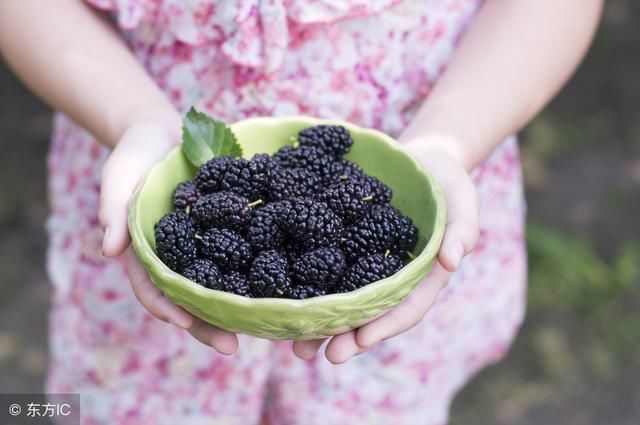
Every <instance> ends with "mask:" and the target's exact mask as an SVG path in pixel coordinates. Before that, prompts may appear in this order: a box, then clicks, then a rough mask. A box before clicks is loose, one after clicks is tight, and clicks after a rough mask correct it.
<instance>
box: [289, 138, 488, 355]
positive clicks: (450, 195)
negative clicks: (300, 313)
mask: <svg viewBox="0 0 640 425" xmlns="http://www.w3.org/2000/svg"><path fill="white" fill-rule="evenodd" d="M404 146H405V148H406V150H407V151H408V152H410V153H412V154H413V155H414V156H415V157H417V158H418V159H420V160H421V161H422V163H423V165H424V166H425V168H426V169H427V170H428V171H429V172H430V173H431V175H432V176H433V177H434V178H435V179H436V180H437V181H438V183H439V184H440V186H441V187H442V190H443V191H444V194H445V198H446V203H447V224H446V228H445V233H444V238H443V240H442V245H441V247H440V252H439V253H438V257H437V261H435V262H434V265H433V268H432V270H431V272H430V273H429V275H428V276H427V277H426V278H425V279H424V280H423V281H422V282H421V283H420V284H419V285H418V286H417V287H416V288H415V289H414V290H413V292H411V293H410V294H409V296H408V297H407V298H405V300H404V301H403V302H402V303H400V304H399V305H398V306H396V307H394V308H392V309H391V310H389V311H387V312H386V313H385V314H384V315H382V316H380V317H379V318H377V319H375V320H373V321H372V322H370V323H368V324H366V325H364V326H363V327H361V328H359V329H354V330H352V331H349V332H345V333H343V334H339V335H336V336H333V337H331V338H330V341H329V343H328V344H327V347H326V349H325V356H326V357H327V360H329V361H330V362H331V363H334V364H340V363H344V362H346V361H347V360H349V359H351V358H352V357H354V356H356V355H358V354H362V353H364V352H366V351H368V350H369V349H371V348H372V347H374V346H375V345H377V344H378V343H380V342H382V341H384V340H387V339H389V338H392V337H394V336H396V335H399V334H401V333H403V332H405V331H407V330H409V329H411V328H413V327H414V326H416V325H417V324H418V323H420V321H422V319H423V317H424V316H425V314H426V313H427V311H429V309H430V308H431V306H432V305H433V303H434V302H435V300H436V298H437V296H438V293H439V292H440V290H441V289H442V288H443V287H444V286H445V285H446V284H447V282H448V281H449V278H450V277H451V274H452V273H453V272H454V271H455V270H456V269H457V268H458V266H459V264H460V261H461V260H462V258H463V257H464V256H465V255H467V254H468V253H469V252H471V250H472V249H473V247H474V246H475V244H476V241H477V238H478V232H479V230H478V197H477V193H476V189H475V186H474V185H473V183H472V181H471V179H470V177H469V174H468V173H467V172H466V170H465V169H464V167H463V166H462V164H461V161H459V160H458V159H456V157H455V156H454V155H452V154H451V153H449V152H447V151H446V150H444V149H440V148H434V147H428V146H429V145H428V144H426V143H423V142H422V141H418V140H416V141H409V142H407V143H406V144H405V145H404ZM324 341H325V339H316V340H310V341H296V342H294V343H293V352H294V353H295V354H296V355H297V356H298V357H300V358H301V359H303V360H309V359H311V358H313V357H314V356H315V355H316V353H317V351H318V350H319V349H320V347H321V345H322V344H323V343H324Z"/></svg>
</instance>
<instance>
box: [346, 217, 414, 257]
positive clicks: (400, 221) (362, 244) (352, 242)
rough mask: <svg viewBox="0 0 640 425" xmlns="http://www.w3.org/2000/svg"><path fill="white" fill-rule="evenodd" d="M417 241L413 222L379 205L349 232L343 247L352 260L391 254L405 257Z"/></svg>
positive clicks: (349, 228)
mask: <svg viewBox="0 0 640 425" xmlns="http://www.w3.org/2000/svg"><path fill="white" fill-rule="evenodd" d="M416 239H417V229H416V227H415V226H414V225H413V223H412V222H411V219H410V218H408V217H405V216H403V215H402V214H400V212H399V211H398V210H396V209H395V208H393V207H391V206H388V205H375V206H374V207H373V208H372V209H371V211H370V212H369V214H368V215H366V216H365V217H363V218H362V219H360V220H358V221H356V222H355V223H353V224H352V225H351V226H349V227H348V228H347V229H346V231H345V240H344V242H343V244H342V248H343V250H344V253H345V254H346V256H347V259H348V260H349V261H354V260H355V259H356V258H358V257H362V256H365V255H369V254H375V253H384V252H385V251H387V250H389V251H391V253H394V254H400V255H403V254H404V253H405V252H406V251H409V250H411V249H412V248H413V247H414V245H415V243H416Z"/></svg>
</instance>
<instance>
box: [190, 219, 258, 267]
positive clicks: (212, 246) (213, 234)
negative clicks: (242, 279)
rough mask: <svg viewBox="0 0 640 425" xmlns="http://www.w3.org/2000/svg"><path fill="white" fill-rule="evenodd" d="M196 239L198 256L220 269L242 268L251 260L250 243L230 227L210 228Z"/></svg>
mask: <svg viewBox="0 0 640 425" xmlns="http://www.w3.org/2000/svg"><path fill="white" fill-rule="evenodd" d="M196 241H197V242H196V245H197V247H198V253H199V254H200V257H202V258H206V259H209V260H211V261H213V262H214V263H216V264H217V266H218V267H219V268H220V269H222V270H225V271H227V270H243V269H245V268H246V267H247V266H248V265H249V264H250V263H251V261H252V260H253V252H252V250H251V245H249V243H248V242H247V241H246V240H245V239H244V238H243V237H242V236H240V235H239V234H238V233H236V232H234V231H233V230H231V229H217V228H211V229H209V230H207V231H206V232H205V233H204V235H202V236H201V237H199V238H197V239H196Z"/></svg>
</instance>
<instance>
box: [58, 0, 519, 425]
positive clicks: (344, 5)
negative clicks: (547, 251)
mask: <svg viewBox="0 0 640 425" xmlns="http://www.w3.org/2000/svg"><path fill="white" fill-rule="evenodd" d="M89 1H90V3H91V4H92V6H95V7H97V8H99V9H102V10H105V11H109V13H111V15H112V16H113V19H114V21H115V22H116V24H117V25H118V26H119V28H120V29H121V33H122V35H123V37H124V39H125V40H126V42H127V43H128V45H129V46H130V47H131V49H132V50H133V52H134V53H135V55H136V56H137V58H138V59H139V60H140V63H142V64H143V66H144V67H145V69H146V70H147V71H148V73H149V75H150V76H151V77H152V78H153V79H154V80H155V81H156V82H157V84H158V85H159V87H161V88H162V90H163V91H164V92H165V93H166V95H167V96H168V97H169V98H170V99H171V100H172V102H173V103H174V104H175V106H176V107H177V108H178V109H179V110H180V111H183V112H184V111H186V109H187V108H189V107H190V106H191V105H195V106H196V107H198V108H199V109H201V110H204V111H205V112H207V113H208V114H210V115H214V116H217V117H220V118H222V119H224V120H226V121H235V120H239V119H242V118H245V117H249V116H258V115H266V116H269V115H285V114H305V115H314V116H319V117H328V118H340V119H345V120H349V121H352V122H354V123H356V124H359V125H362V126H367V127H375V128H378V129H380V130H382V131H384V132H386V133H388V134H390V135H392V136H394V135H398V134H399V133H400V132H401V131H402V130H403V128H405V126H407V124H408V123H409V122H410V121H411V118H412V116H413V115H414V114H415V112H416V110H417V108H418V107H419V105H420V103H421V102H422V101H423V100H424V99H425V98H426V97H427V96H428V95H429V91H430V89H431V87H432V86H433V84H434V83H435V82H436V81H437V79H438V77H439V76H440V75H441V74H442V72H443V71H444V69H445V67H446V65H447V62H448V60H449V59H450V58H451V55H452V53H453V52H454V50H455V47H456V44H457V42H458V40H459V38H460V36H461V34H462V33H463V31H464V28H465V26H466V25H467V24H468V23H469V21H470V20H471V19H472V18H473V16H474V14H475V13H476V12H477V10H478V8H479V7H481V1H479V0H404V1H398V0H371V1H366V0H350V1H340V0H315V1H304V0H235V1H234V0H225V1H214V0H89ZM108 153H109V152H108V151H107V150H106V149H105V148H103V147H102V146H101V145H99V144H98V143H97V142H96V140H95V139H94V137H92V136H91V135H90V134H88V133H87V132H86V131H84V130H83V129H82V128H80V127H79V126H78V125H77V124H75V123H74V122H72V121H71V120H70V119H69V118H68V117H66V116H64V115H62V114H58V115H57V116H56V118H55V123H54V132H53V141H52V146H51V150H50V154H49V193H50V200H51V214H50V218H49V220H48V231H49V236H50V243H49V251H48V270H49V274H50V278H51V281H52V282H53V286H54V289H55V290H54V298H53V307H52V312H51V320H50V349H51V356H50V368H49V376H48V381H47V390H48V391H49V392H57V393H59V392H73V393H80V394H81V400H82V402H81V403H82V418H83V422H82V423H83V424H89V425H93V424H96V425H97V424H110V425H113V424H127V425H136V424H145V425H148V424H159V425H164V424H167V425H174V424H184V425H191V424H198V425H200V424H242V425H251V424H257V423H260V421H262V420H265V418H266V419H268V421H269V422H270V423H271V424H274V425H277V424H304V425H314V424H322V425H325V424H338V425H339V424H381V425H388V424H421V425H434V424H444V423H446V421H447V416H448V409H449V405H450V403H451V401H452V399H453V397H454V396H455V394H456V392H457V391H458V390H459V389H460V388H461V387H462V386H463V385H464V384H465V383H466V382H467V381H468V380H469V379H470V378H471V377H472V376H473V375H474V374H475V373H476V372H477V371H478V370H479V369H481V368H482V367H483V366H485V365H487V364H489V363H491V362H494V361H497V360H498V359H500V358H502V357H503V356H504V354H505V352H506V350H507V348H508V347H509V345H510V343H511V341H512V339H513V337H514V335H515V333H516V332H517V329H518V327H519V325H520V323H521V321H522V318H523V314H524V305H525V295H526V291H525V283H526V256H525V247H524V243H523V218H524V201H523V194H522V176H521V171H520V165H519V159H518V151H517V145H516V142H515V140H514V139H510V140H508V141H506V142H505V143H504V144H502V145H501V146H500V147H499V148H498V149H497V150H496V151H495V152H494V153H493V154H492V155H491V157H490V158H489V159H488V160H487V161H486V162H485V163H483V164H482V165H480V166H479V167H477V169H476V170H474V172H473V178H474V181H475V183H476V185H477V188H478V191H479V194H480V200H481V207H480V222H481V236H480V240H479V243H478V246H477V248H476V249H475V251H474V252H473V253H472V254H471V255H470V256H468V257H467V258H466V259H465V260H464V261H463V263H462V266H461V268H460V270H459V271H458V272H456V273H455V275H454V276H453V278H452V280H451V282H450V283H449V285H448V286H447V287H446V288H445V289H444V290H443V291H441V293H440V294H439V297H438V299H437V301H436V303H435V305H434V306H433V308H432V309H431V310H430V311H429V313H428V314H427V316H426V317H425V319H424V320H423V321H422V322H421V323H420V324H419V325H418V326H416V327H415V328H413V329H411V330H410V331H408V332H406V333H404V334H402V335H400V336H398V337H395V338H393V339H391V340H388V341H386V342H384V343H382V344H380V345H379V346H377V347H375V348H374V349H372V350H371V351H370V352H368V353H366V354H363V355H361V356H358V357H356V358H354V359H352V360H350V361H349V362H347V363H346V364H344V365H340V366H334V365H332V364H330V363H328V362H327V361H326V359H324V358H323V356H317V358H316V359H314V360H311V361H303V360H300V359H298V358H296V357H295V356H294V355H293V354H292V352H291V343H290V342H275V343H274V342H270V341H266V340H261V339H257V338H252V337H248V336H240V350H239V352H238V353H237V354H235V355H233V356H223V355H219V354H217V353H216V352H215V351H214V350H213V349H211V348H210V347H207V346H204V345H202V344H200V343H199V342H197V341H196V340H194V339H193V338H192V337H191V336H190V335H189V334H188V333H187V332H185V331H183V330H180V329H178V328H175V327H173V326H171V325H168V324H166V323H164V322H161V321H159V320H156V319H154V318H153V317H151V316H150V315H149V314H148V313H147V312H146V310H145V309H144V308H143V307H142V306H141V305H140V304H139V303H138V301H137V300H136V299H135V297H134V295H133V293H132V291H131V287H130V285H129V282H128V279H127V276H126V273H125V269H124V265H123V261H122V260H121V259H115V260H113V259H106V258H104V257H102V256H101V250H100V242H101V238H102V231H101V229H100V226H99V225H98V220H97V211H98V197H99V188H100V181H99V176H100V169H101V166H102V164H103V163H104V161H105V159H106V157H107V156H108Z"/></svg>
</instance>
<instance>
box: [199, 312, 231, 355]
mask: <svg viewBox="0 0 640 425" xmlns="http://www.w3.org/2000/svg"><path fill="white" fill-rule="evenodd" d="M188 331H189V333H190V334H191V335H192V336H193V337H194V338H195V339H197V340H198V341H200V342H201V343H203V344H205V345H209V346H211V347H213V348H214V349H215V350H216V351H217V352H219V353H220V354H225V355H231V354H233V353H235V352H236V351H238V337H237V336H236V334H234V333H231V332H227V331H223V330H222V329H219V328H216V327H215V326H211V325H209V324H208V323H205V322H203V321H202V320H200V319H194V322H193V325H192V326H191V327H190V328H189V329H188Z"/></svg>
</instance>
